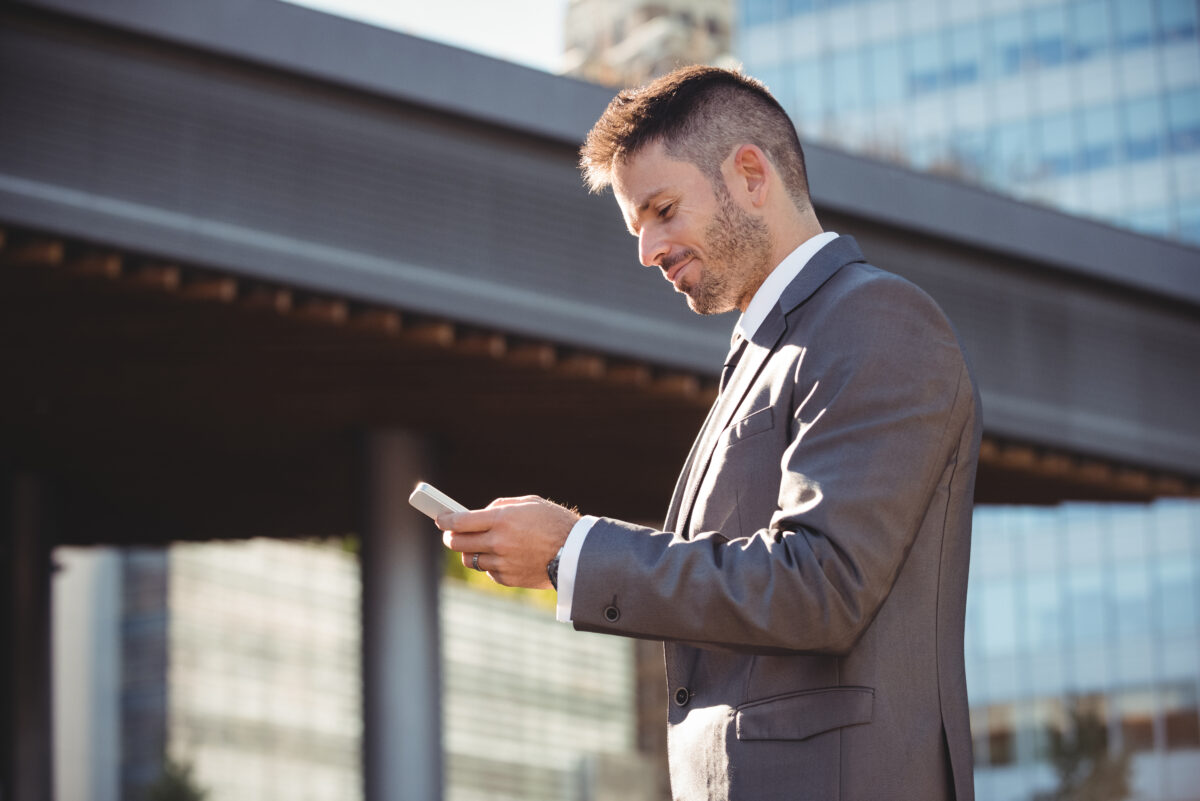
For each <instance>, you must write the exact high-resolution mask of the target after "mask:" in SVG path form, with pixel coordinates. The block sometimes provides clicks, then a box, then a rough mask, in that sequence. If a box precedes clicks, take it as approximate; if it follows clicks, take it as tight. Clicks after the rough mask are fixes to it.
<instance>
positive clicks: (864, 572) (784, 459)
mask: <svg viewBox="0 0 1200 801" xmlns="http://www.w3.org/2000/svg"><path fill="white" fill-rule="evenodd" d="M836 292H837V293H838V296H837V297H835V298H834V299H833V300H832V301H830V299H829V298H826V299H825V301H826V302H825V303H824V305H823V306H821V307H820V308H808V309H806V310H805V313H806V315H808V316H807V317H806V319H805V321H804V322H805V328H804V330H803V331H802V332H797V331H792V332H790V333H789V335H788V337H789V339H787V340H785V342H784V343H783V346H782V347H781V348H780V349H778V351H777V353H776V354H775V355H774V356H773V357H772V359H773V361H772V362H771V363H769V364H768V366H767V368H766V369H767V370H771V371H774V378H772V379H771V380H772V381H775V382H779V377H780V372H779V371H780V370H786V371H788V373H787V375H788V379H787V381H785V382H779V383H777V384H775V385H773V386H772V391H775V390H776V389H778V390H779V391H781V392H786V393H787V396H788V398H790V400H789V401H788V402H786V403H784V402H781V401H780V400H779V399H778V398H775V397H774V396H773V400H774V402H775V404H776V405H775V406H774V407H773V412H774V418H775V419H774V423H773V428H772V429H771V430H770V431H766V432H759V433H755V434H754V438H753V440H749V439H748V440H746V441H743V442H741V443H738V444H736V445H731V446H730V447H729V449H728V451H725V452H723V453H720V454H719V457H720V458H719V459H716V460H714V463H713V465H712V466H711V467H710V468H709V469H710V471H716V473H715V477H713V476H710V477H709V478H708V479H706V483H705V484H704V485H702V488H701V491H700V492H701V498H700V499H698V501H697V511H696V512H693V516H694V517H695V518H696V519H697V520H699V522H700V525H699V526H698V527H697V528H698V532H697V533H696V534H695V535H694V536H693V537H692V538H690V539H684V538H683V537H681V536H679V535H678V534H675V533H672V532H657V531H654V530H651V529H646V528H643V527H638V526H633V525H630V524H627V523H622V522H620V521H614V520H606V519H601V520H600V521H598V522H597V524H596V525H595V526H594V527H593V528H592V531H591V533H590V534H589V536H588V539H587V542H586V543H585V544H584V548H583V552H582V554H581V556H580V571H579V575H578V576H577V580H576V588H575V594H574V600H573V609H572V618H573V620H574V623H575V626H576V628H580V629H585V630H594V631H604V632H609V633H615V634H624V635H627V636H636V637H649V638H654V639H667V640H681V641H687V642H692V643H695V644H708V645H710V646H712V647H720V648H730V649H735V650H744V651H749V652H756V653H776V652H794V651H810V652H829V653H844V652H846V651H848V650H849V649H850V648H852V647H853V645H854V643H855V642H856V641H857V640H858V638H859V637H860V636H861V634H862V632H863V631H865V630H866V628H867V627H868V626H869V625H870V623H871V621H872V620H873V619H874V616H875V614H876V612H877V611H878V610H879V608H880V607H881V605H882V604H883V603H884V601H885V600H886V599H887V597H888V594H889V593H890V592H891V589H892V586H893V584H894V583H895V581H896V578H897V576H898V575H899V573H900V570H901V568H902V567H903V565H904V562H905V558H906V556H907V554H908V552H909V550H910V549H911V547H912V545H913V542H914V541H915V538H916V536H917V535H918V532H919V531H921V530H922V527H923V525H925V524H926V522H927V521H928V526H927V528H929V530H930V532H931V533H930V536H942V535H943V533H946V535H947V536H957V534H956V533H955V532H948V533H947V532H943V530H942V528H940V526H941V520H940V519H938V517H937V515H938V510H939V509H940V510H942V514H944V509H945V507H946V505H947V504H948V503H949V502H950V500H949V499H948V498H947V494H946V491H947V488H948V486H949V484H950V477H951V476H952V475H953V473H954V470H955V469H956V467H957V462H958V461H959V460H962V461H963V462H964V463H965V462H966V461H967V460H969V459H973V458H975V454H974V453H970V452H969V451H970V445H969V443H970V442H971V441H972V436H971V433H972V430H973V428H974V426H975V424H976V408H975V395H974V387H973V385H972V383H971V381H970V378H969V375H968V374H967V369H966V365H965V362H964V359H963V356H962V353H961V349H960V347H959V345H958V342H957V340H956V338H955V336H954V333H953V331H952V330H951V328H950V327H949V324H948V322H947V321H946V320H945V318H944V316H943V315H942V314H941V312H940V310H938V309H937V307H936V306H935V305H934V304H933V302H932V301H931V300H929V298H928V297H927V296H925V295H924V293H921V292H920V291H919V290H917V289H916V288H915V287H913V286H912V285H911V284H908V283H907V282H904V281H902V280H900V279H896V278H895V277H886V278H871V279H870V280H865V281H858V282H857V283H849V284H848V285H843V286H842V287H840V288H839V289H837V290H836ZM788 354H790V355H788ZM779 359H784V362H779V361H776V360H779ZM746 411H747V412H748V411H751V409H747V410H746ZM789 413H790V414H789ZM780 427H784V429H783V430H780ZM975 436H976V438H975V439H974V441H975V442H977V434H976V435H975ZM763 443H771V444H770V445H769V446H768V445H765V444H763ZM976 447H977V446H976ZM747 448H748V449H750V452H753V453H755V454H757V455H760V456H761V457H763V458H764V459H766V460H768V461H767V462H766V463H764V462H758V464H762V467H761V468H760V469H757V470H755V469H748V468H747V467H745V465H739V466H736V467H729V465H730V464H731V463H732V462H734V461H735V460H737V459H745V458H746V453H747V452H746V451H741V452H739V453H735V451H737V450H738V449H747ZM770 448H774V450H770ZM773 459H777V460H778V461H777V462H776V463H775V466H774V467H772V466H771V465H770V463H769V460H773ZM966 469H967V468H966V467H965V464H964V466H963V470H964V471H965V470H966ZM767 476H770V477H769V478H767ZM776 480H777V481H778V484H777V487H776V489H777V493H776V492H771V491H770V490H769V489H767V488H766V487H764V486H763V484H762V482H763V481H772V482H774V481H776ZM764 490H765V491H766V492H768V493H770V494H763V492H764ZM756 494H758V497H760V498H762V499H763V501H762V502H758V501H755V502H752V503H751V502H746V501H745V498H746V497H754V496H755V495H756ZM718 496H719V497H718ZM714 499H716V500H714ZM772 501H773V503H772ZM705 504H707V505H708V506H707V508H706V507H705V506H704V505H705ZM772 506H773V507H774V508H773V509H772ZM697 515H699V516H698V517H697ZM755 515H759V516H760V517H759V519H758V520H755V519H754V516H755ZM722 520H733V521H736V522H734V523H720V522H719V521H722ZM709 521H715V522H711V523H710V522H709ZM705 525H718V526H722V527H726V528H728V529H729V530H730V531H735V530H736V535H735V536H730V534H729V532H728V531H721V530H705V529H704V526H705ZM742 526H745V527H746V530H745V532H744V534H743V532H742V531H741V527H742ZM930 580H931V581H936V576H930Z"/></svg>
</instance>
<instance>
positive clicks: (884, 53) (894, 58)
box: [867, 42, 905, 105]
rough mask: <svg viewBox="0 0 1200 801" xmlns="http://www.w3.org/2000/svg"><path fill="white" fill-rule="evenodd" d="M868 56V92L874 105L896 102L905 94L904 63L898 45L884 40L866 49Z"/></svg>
mask: <svg viewBox="0 0 1200 801" xmlns="http://www.w3.org/2000/svg"><path fill="white" fill-rule="evenodd" d="M867 53H868V56H869V58H870V65H871V66H870V73H869V76H870V80H869V92H870V98H871V102H872V103H874V104H876V105H888V104H890V103H898V102H900V100H902V99H903V98H904V96H905V91H904V63H903V60H902V59H901V55H900V45H899V44H897V43H896V42H886V43H885V44H881V45H879V46H878V47H872V48H870V49H869V50H868V51H867Z"/></svg>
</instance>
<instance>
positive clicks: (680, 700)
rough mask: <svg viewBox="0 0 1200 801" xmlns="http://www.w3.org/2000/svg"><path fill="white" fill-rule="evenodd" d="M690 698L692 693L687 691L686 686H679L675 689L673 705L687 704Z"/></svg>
mask: <svg viewBox="0 0 1200 801" xmlns="http://www.w3.org/2000/svg"><path fill="white" fill-rule="evenodd" d="M691 699H692V694H691V693H690V692H688V688H687V687H680V688H679V689H678V690H676V691H675V706H687V702H688V701H690V700H691Z"/></svg>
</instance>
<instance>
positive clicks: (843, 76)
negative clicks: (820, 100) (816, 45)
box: [830, 50, 865, 111]
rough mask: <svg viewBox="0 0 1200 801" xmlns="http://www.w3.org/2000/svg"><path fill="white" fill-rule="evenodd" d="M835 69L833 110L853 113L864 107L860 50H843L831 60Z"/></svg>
mask: <svg viewBox="0 0 1200 801" xmlns="http://www.w3.org/2000/svg"><path fill="white" fill-rule="evenodd" d="M830 65H831V66H832V68H833V96H832V99H833V108H834V110H835V111H852V110H854V109H858V108H861V107H862V105H863V93H864V89H865V84H864V81H863V56H862V53H861V52H860V51H858V50H849V51H846V50H843V51H842V52H840V53H835V54H834V56H833V58H832V59H830Z"/></svg>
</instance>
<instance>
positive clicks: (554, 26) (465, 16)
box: [287, 0, 567, 72]
mask: <svg viewBox="0 0 1200 801" xmlns="http://www.w3.org/2000/svg"><path fill="white" fill-rule="evenodd" d="M287 2H292V3H295V4H297V5H302V6H308V7H309V8H315V9H319V10H321V11H326V12H329V13H331V14H337V15H339V16H342V17H348V18H350V19H356V20H359V21H361V22H367V23H370V24H372V25H378V26H380V27H382V28H392V29H394V30H398V31H403V32H404V33H409V34H412V35H413V36H420V37H423V38H425V39H433V40H435V41H439V42H443V43H445V44H450V45H454V46H456V47H463V48H466V49H468V50H476V51H478V52H480V53H485V54H487V55H489V56H495V57H497V58H502V59H505V60H506V61H514V62H516V63H518V64H524V65H525V66H527V67H534V68H535V69H540V70H545V71H547V72H558V67H559V63H560V61H561V59H562V43H563V17H564V16H565V14H566V8H567V3H566V0H503V1H502V2H501V1H500V0H287Z"/></svg>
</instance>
